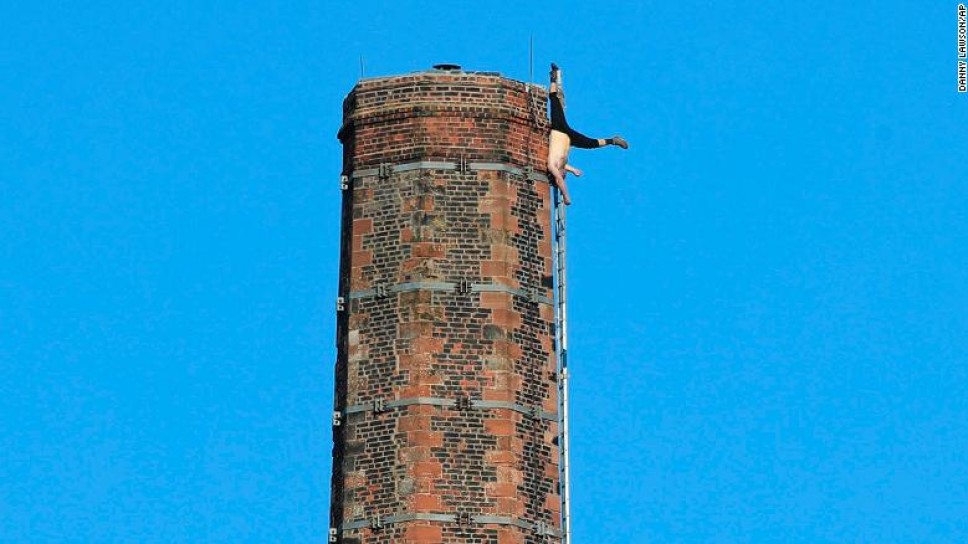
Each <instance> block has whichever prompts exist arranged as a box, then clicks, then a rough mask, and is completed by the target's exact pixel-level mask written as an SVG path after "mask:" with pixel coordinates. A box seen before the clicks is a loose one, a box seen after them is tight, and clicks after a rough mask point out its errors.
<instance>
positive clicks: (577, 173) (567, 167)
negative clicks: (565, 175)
mask: <svg viewBox="0 0 968 544" xmlns="http://www.w3.org/2000/svg"><path fill="white" fill-rule="evenodd" d="M565 170H567V171H569V172H571V173H572V174H574V175H575V177H579V178H580V177H581V175H582V174H583V172H582V171H581V170H579V169H578V168H575V167H574V166H572V165H570V164H566V165H565Z"/></svg>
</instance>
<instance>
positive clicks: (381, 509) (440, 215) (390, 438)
mask: <svg viewBox="0 0 968 544" xmlns="http://www.w3.org/2000/svg"><path fill="white" fill-rule="evenodd" d="M545 98H546V95H545V94H544V91H543V90H542V89H540V88H539V87H531V92H528V87H527V86H526V85H525V84H523V83H520V82H516V81H512V80H509V79H505V78H502V77H500V76H498V75H494V74H482V73H465V72H458V73H449V72H424V73H417V74H411V75H406V76H397V77H390V78H381V79H374V80H365V81H362V82H360V83H359V84H358V85H357V86H356V87H355V88H354V89H353V91H352V92H351V93H350V94H349V95H348V96H347V98H346V101H345V103H344V126H343V129H342V130H341V131H340V139H341V141H342V142H343V145H344V174H352V173H353V172H354V171H360V170H364V169H367V168H374V167H376V166H378V165H380V164H381V163H389V164H394V165H398V164H404V163H411V162H417V161H451V162H464V161H466V162H472V161H477V162H499V163H505V164H510V165H513V166H515V167H517V168H521V169H526V168H528V167H530V168H533V169H534V170H535V171H539V172H540V171H543V170H544V168H543V164H544V161H545V157H546V154H547V147H546V146H547V130H548V126H547V122H546V120H545V119H546V112H545ZM343 195H344V196H343V198H344V202H343V224H342V256H341V275H340V294H341V295H342V296H343V297H344V299H345V300H346V301H347V302H346V305H345V309H344V311H342V312H340V313H339V317H338V333H337V343H338V347H339V350H338V352H339V356H338V360H337V365H336V374H337V380H336V382H337V385H336V399H335V403H336V410H345V409H346V408H347V407H349V406H361V405H363V406H370V407H371V408H370V409H365V410H362V411H357V412H354V413H348V414H346V415H345V418H344V419H342V420H341V421H340V425H339V426H336V427H334V441H335V444H334V467H333V481H332V491H333V493H332V498H333V499H332V501H333V502H332V510H331V524H332V526H333V527H342V528H343V529H342V531H341V532H340V533H339V541H340V542H343V543H344V544H363V543H366V544H370V543H374V544H375V543H381V544H382V543H387V544H389V543H404V544H416V543H421V544H423V543H427V544H429V543H441V544H443V543H447V544H451V543H455V544H456V543H489V544H532V543H534V544H537V543H548V542H556V541H557V540H558V537H556V536H553V535H548V534H544V535H543V534H541V531H539V530H535V529H534V526H537V527H543V526H547V527H551V528H553V529H559V528H560V522H559V515H560V513H559V509H560V505H559V501H560V499H559V496H558V450H557V445H556V437H557V424H556V422H555V421H553V420H552V419H553V418H552V419H549V418H542V417H538V416H537V415H536V414H538V413H540V412H542V411H544V412H551V413H553V412H555V411H556V410H557V396H556V395H557V389H556V376H555V360H554V349H553V327H554V312H553V308H552V306H551V305H550V304H548V303H547V302H541V301H538V300H536V299H535V298H533V297H525V296H520V295H517V294H513V293H510V292H468V290H467V289H464V290H461V289H454V290H453V291H442V290H439V289H438V290H431V289H415V290H412V291H409V292H400V293H392V294H389V295H383V296H370V297H362V298H352V297H351V296H350V295H351V293H358V292H361V291H365V290H370V289H375V288H378V287H380V286H383V287H387V286H394V285H399V284H402V283H405V282H438V283H439V282H449V283H453V284H457V285H460V284H461V282H467V283H468V284H497V285H502V286H507V287H510V288H513V289H519V288H523V289H527V290H534V292H536V293H538V294H540V295H543V296H544V297H547V298H549V299H550V298H551V297H552V291H551V287H552V284H551V275H552V262H551V257H552V256H551V225H550V211H549V208H550V205H551V203H550V189H549V186H548V184H547V183H545V182H543V181H536V180H533V179H530V178H529V177H528V176H527V175H518V174H515V173H513V172H504V171H495V170H481V171H471V170H461V169H442V168H421V169H416V170H410V171H406V172H399V173H390V174H389V175H386V174H384V175H381V174H379V173H377V174H373V175H367V176H362V177H356V178H355V179H353V181H352V184H351V187H349V188H348V189H347V190H346V191H344V193H343ZM428 398H430V399H447V400H448V401H453V402H451V404H448V405H446V406H442V405H433V404H427V403H426V402H425V403H416V404H411V405H407V406H398V407H393V408H385V409H379V408H377V409H373V408H372V407H373V406H374V403H377V404H376V405H375V406H377V407H379V406H380V404H379V403H386V402H392V401H399V400H402V399H428ZM475 401H497V403H498V405H500V406H507V405H509V404H511V403H513V404H515V405H519V406H523V407H526V408H528V409H533V410H535V412H534V413H531V414H528V413H520V411H516V410H512V409H510V408H508V407H494V406H491V407H488V408H473V407H471V403H472V402H475ZM502 402H503V403H504V404H500V403H502ZM438 404H439V403H438ZM407 514H421V515H423V514H438V515H444V516H448V515H449V516H453V518H446V519H443V518H442V519H443V520H442V519H436V520H433V519H431V520H428V519H409V520H405V521H400V520H399V519H397V520H395V521H393V522H391V523H383V522H382V521H381V520H394V519H395V518H394V517H395V516H396V517H398V518H399V517H400V516H404V515H407ZM480 516H492V517H493V516H497V517H500V518H501V519H513V520H519V521H520V522H524V525H521V524H517V525H515V524H509V523H488V522H475V521H474V520H475V517H480ZM491 519H493V518H491ZM361 520H362V521H363V522H364V523H362V524H361V523H360V522H361ZM354 523H356V524H357V525H353V524H354ZM380 525H382V526H380ZM348 527H351V528H348Z"/></svg>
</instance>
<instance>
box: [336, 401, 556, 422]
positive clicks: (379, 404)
mask: <svg viewBox="0 0 968 544" xmlns="http://www.w3.org/2000/svg"><path fill="white" fill-rule="evenodd" d="M407 406H438V407H440V408H459V407H460V405H459V403H458V401H457V400H454V399H444V398H438V397H411V398H406V399H395V400H383V399H377V400H374V401H370V402H366V403H363V404H354V405H351V406H347V407H346V408H345V409H343V410H341V411H337V413H341V414H345V415H350V414H359V413H363V412H377V413H381V412H386V411H389V410H391V409H394V408H405V407H407ZM468 407H469V408H471V409H477V410H511V411H512V412H517V413H519V414H523V415H526V416H528V417H533V418H536V419H537V418H540V419H544V420H547V421H558V413H557V412H549V411H546V410H542V409H541V407H539V406H533V407H531V406H524V405H523V404H518V403H516V402H510V401H503V400H470V401H469V404H468Z"/></svg>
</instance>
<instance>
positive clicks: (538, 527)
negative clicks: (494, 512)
mask: <svg viewBox="0 0 968 544" xmlns="http://www.w3.org/2000/svg"><path fill="white" fill-rule="evenodd" d="M408 521H438V522H441V523H458V521H459V516H458V515H457V514H432V513H411V514H396V515H393V516H377V517H374V518H357V519H354V520H350V521H347V522H346V523H344V524H343V525H341V526H340V527H339V530H340V531H352V530H357V529H367V528H371V529H379V528H382V527H385V526H387V525H393V524H395V523H406V522H408ZM470 522H471V523H473V524H477V525H513V526H515V527H519V528H521V529H524V530H526V531H534V532H535V533H536V534H538V535H540V536H551V537H556V538H560V537H561V531H559V530H558V529H555V528H554V527H552V526H550V525H548V524H547V523H543V522H538V523H532V522H530V521H525V520H523V519H519V518H512V517H510V516H471V517H470Z"/></svg>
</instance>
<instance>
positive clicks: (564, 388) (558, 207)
mask: <svg viewBox="0 0 968 544" xmlns="http://www.w3.org/2000/svg"><path fill="white" fill-rule="evenodd" d="M553 194H554V197H553V198H554V205H553V206H552V209H551V213H552V224H553V227H552V228H553V230H554V241H553V243H552V254H553V261H554V268H555V273H554V274H555V275H554V286H555V289H554V291H555V357H556V358H557V360H558V372H557V376H558V476H559V479H560V484H559V485H560V486H561V488H560V490H559V491H560V495H561V533H562V537H561V542H562V544H569V543H570V542H571V485H570V484H571V482H570V480H569V466H568V453H569V451H568V312H567V310H568V308H567V305H566V303H567V297H566V290H565V285H566V283H565V277H566V276H565V263H566V261H565V205H564V203H563V202H562V201H561V192H560V191H559V190H558V188H557V187H554V188H553Z"/></svg>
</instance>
